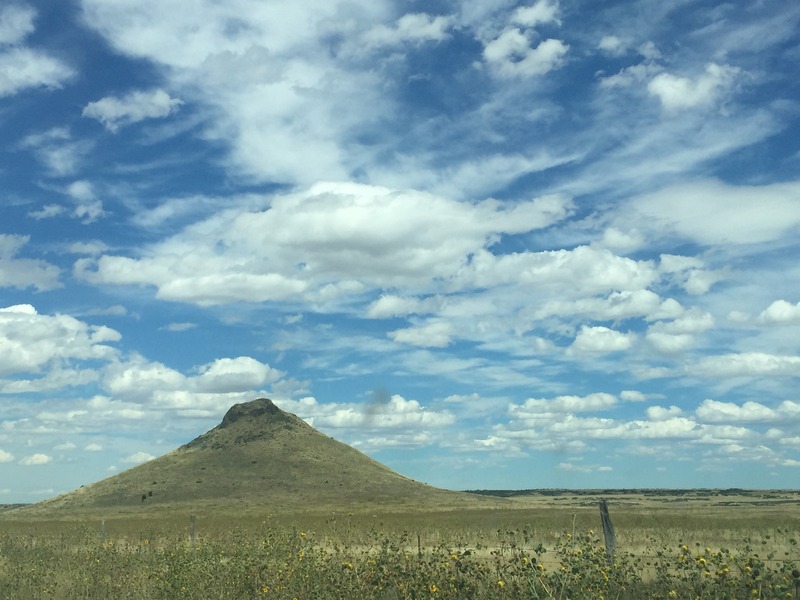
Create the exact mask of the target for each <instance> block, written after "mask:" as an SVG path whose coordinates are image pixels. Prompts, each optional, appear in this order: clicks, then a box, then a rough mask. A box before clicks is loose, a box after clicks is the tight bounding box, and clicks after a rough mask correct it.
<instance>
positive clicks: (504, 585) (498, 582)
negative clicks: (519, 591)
mask: <svg viewBox="0 0 800 600" xmlns="http://www.w3.org/2000/svg"><path fill="white" fill-rule="evenodd" d="M497 587H499V588H504V587H506V582H505V581H503V580H502V579H498V580H497Z"/></svg>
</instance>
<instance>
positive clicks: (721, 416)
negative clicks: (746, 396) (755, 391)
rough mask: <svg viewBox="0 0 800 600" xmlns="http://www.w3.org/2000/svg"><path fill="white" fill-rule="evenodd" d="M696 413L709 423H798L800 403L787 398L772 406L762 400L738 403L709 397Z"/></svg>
mask: <svg viewBox="0 0 800 600" xmlns="http://www.w3.org/2000/svg"><path fill="white" fill-rule="evenodd" d="M695 414H696V415H697V418H698V419H700V420H702V421H705V422H707V423H782V422H783V423H785V422H795V423H796V422H798V420H800V404H798V403H797V402H792V401H791V400H785V401H783V402H781V403H780V404H779V405H778V406H777V407H775V408H770V407H768V406H766V405H764V404H761V403H760V402H753V401H748V402H744V403H743V404H741V405H738V404H735V403H733V402H719V401H717V400H710V399H709V400H703V402H702V403H701V404H700V406H698V407H697V410H696V411H695Z"/></svg>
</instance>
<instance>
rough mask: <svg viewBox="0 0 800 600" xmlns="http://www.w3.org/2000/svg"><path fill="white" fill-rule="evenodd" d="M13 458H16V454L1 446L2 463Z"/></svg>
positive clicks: (0, 458) (0, 460)
mask: <svg viewBox="0 0 800 600" xmlns="http://www.w3.org/2000/svg"><path fill="white" fill-rule="evenodd" d="M12 460H14V455H13V454H11V453H10V452H6V451H5V450H3V449H2V448H0V463H7V462H11V461H12Z"/></svg>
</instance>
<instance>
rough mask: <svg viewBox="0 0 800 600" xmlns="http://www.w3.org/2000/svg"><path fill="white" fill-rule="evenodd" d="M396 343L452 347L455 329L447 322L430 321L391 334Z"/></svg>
mask: <svg viewBox="0 0 800 600" xmlns="http://www.w3.org/2000/svg"><path fill="white" fill-rule="evenodd" d="M388 335H389V337H390V338H392V339H393V340H394V341H395V342H398V343H401V344H409V345H411V346H422V347H429V348H444V347H446V346H449V345H450V342H451V341H452V339H453V336H454V335H455V328H454V327H453V325H452V324H450V323H447V322H446V321H429V322H427V323H424V324H423V325H420V326H417V327H409V328H406V329H397V330H395V331H391V332H389V334H388Z"/></svg>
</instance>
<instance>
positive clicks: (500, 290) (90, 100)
mask: <svg viewBox="0 0 800 600" xmlns="http://www.w3.org/2000/svg"><path fill="white" fill-rule="evenodd" d="M798 31H800V5H796V4H795V3H789V2H784V1H783V0H763V1H758V2H732V3H714V2H697V1H688V0H667V1H665V0H636V1H626V2H612V1H604V2H597V1H592V2H589V1H580V0H561V1H559V0H538V1H535V2H532V3H529V4H525V3H522V4H520V3H516V2H512V1H508V0H475V1H472V2H464V3H459V2H413V1H412V2H403V3H399V2H389V1H386V0H369V1H364V0H348V2H340V1H338V0H325V1H324V2H322V1H319V0H303V1H298V2H293V3H290V4H287V3H279V2H274V1H271V0H270V1H262V0H259V1H256V0H229V1H228V2H225V3H222V4H220V3H218V2H212V1H211V0H193V1H192V2H191V3H187V2H185V1H184V0H180V1H179V0H116V1H114V2H110V1H108V0H69V1H61V0H59V1H56V0H52V1H41V2H35V3H31V2H24V1H13V2H11V3H5V4H4V5H3V7H2V8H0V153H2V154H1V156H2V159H1V160H0V190H2V219H0V402H2V413H0V473H2V477H1V478H0V502H27V501H35V500H40V499H44V498H46V497H49V496H52V495H54V494H56V493H60V492H63V491H68V490H70V489H73V488H76V487H78V486H80V485H82V484H85V483H89V482H91V481H95V480H98V479H102V478H104V477H107V476H109V475H113V474H114V473H118V472H120V471H121V470H123V469H125V468H128V467H130V466H133V465H135V464H138V463H140V462H142V461H145V460H148V459H150V458H152V457H155V456H159V455H161V454H163V453H164V452H166V451H168V450H171V449H173V448H175V447H177V446H178V445H180V444H183V443H185V442H187V441H189V440H191V439H193V438H194V437H196V436H197V435H199V434H200V433H203V432H204V431H206V430H208V429H210V428H211V427H213V426H214V425H215V424H217V423H218V422H219V421H220V420H221V418H222V415H223V414H224V413H225V411H226V410H227V409H228V408H229V407H230V406H231V405H232V404H234V403H236V402H241V401H246V400H250V399H253V398H256V397H259V396H268V397H271V398H273V399H274V400H275V401H276V403H277V404H278V405H279V406H281V407H282V408H284V409H285V410H288V411H291V412H293V413H296V414H298V415H299V416H301V417H303V418H304V419H306V420H307V421H308V422H310V423H311V424H313V425H314V426H315V427H317V428H318V429H320V430H321V431H323V432H325V433H326V434H329V435H331V436H333V437H335V438H337V439H340V440H342V441H344V442H347V443H349V444H352V445H354V446H355V447H357V448H359V449H361V450H363V451H364V452H366V453H368V454H369V455H370V456H372V457H374V458H376V459H377V460H379V461H382V462H384V463H385V464H387V465H389V466H390V467H392V468H394V469H396V470H398V471H400V472H401V473H404V474H406V475H409V476H411V477H414V478H416V479H418V480H422V481H425V482H428V483H431V484H433V485H438V486H442V487H448V488H455V489H465V488H466V489H475V488H534V487H576V488H584V487H586V488H588V487H591V488H596V487H644V486H648V487H758V488H763V487H797V481H798V474H800V397H799V396H798V392H797V387H798V386H797V383H798V376H800V335H798V334H799V333H800V261H798V256H800V252H799V250H800V246H799V242H798V239H800V238H798V229H799V228H800V175H799V173H800V102H798V99H800V77H798V74H799V73H800V35H798Z"/></svg>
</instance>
